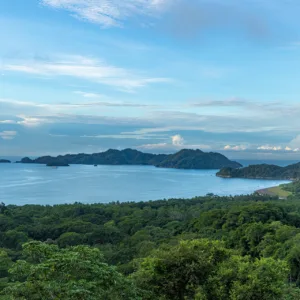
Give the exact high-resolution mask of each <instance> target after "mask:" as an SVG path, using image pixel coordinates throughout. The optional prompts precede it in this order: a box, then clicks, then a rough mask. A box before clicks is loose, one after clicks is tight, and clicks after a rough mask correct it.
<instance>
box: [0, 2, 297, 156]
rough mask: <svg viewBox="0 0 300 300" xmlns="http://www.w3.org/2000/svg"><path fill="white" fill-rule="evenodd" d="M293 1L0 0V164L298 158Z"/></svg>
mask: <svg viewBox="0 0 300 300" xmlns="http://www.w3.org/2000/svg"><path fill="white" fill-rule="evenodd" d="M299 9H300V3H299V1H297V0H286V1H282V0H272V1H271V0H264V1H259V0H243V1H240V0H239V1H238V0H228V1H221V0H210V1H203V0H191V1H187V0H126V1H125V0H123V1H121V0H26V1H23V0H10V1H1V2H0V28H1V30H0V40H1V47H0V69H1V70H0V71H1V76H0V146H1V147H0V155H1V156H5V155H10V156H11V155H17V156H23V155H29V156H38V155H44V154H51V155H55V154H63V153H69V152H72V153H78V152H87V153H92V152H99V151H103V150H106V149H108V148H117V149H123V148H127V147H132V148H136V149H139V150H141V151H146V152H156V153H158V152H175V151H177V150H179V149H181V148H200V149H202V150H205V151H219V152H222V153H224V154H225V155H227V156H229V157H231V158H256V159H257V158H260V159H277V158H280V159H300V121H299V115H300V102H299V95H300V85H299V79H300V20H299V18H298V15H297V12H299Z"/></svg>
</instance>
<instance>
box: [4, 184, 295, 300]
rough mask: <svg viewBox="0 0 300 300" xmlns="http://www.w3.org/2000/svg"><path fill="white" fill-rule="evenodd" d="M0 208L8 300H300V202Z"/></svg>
mask: <svg viewBox="0 0 300 300" xmlns="http://www.w3.org/2000/svg"><path fill="white" fill-rule="evenodd" d="M287 188H289V189H291V190H294V191H295V193H294V195H293V196H290V197H289V199H288V200H286V201H281V200H279V199H278V198H275V197H268V196H260V195H258V194H253V195H247V196H235V197H218V196H215V195H213V194H210V195H207V196H206V197H197V198H193V199H170V200H160V201H152V202H140V203H111V204H93V205H84V204H80V203H75V204H69V205H67V204H66V205H55V206H40V205H25V206H13V205H8V206H6V205H5V204H1V206H0V291H1V292H0V294H1V295H2V296H0V299H1V300H8V299H30V300H34V299H70V300H71V299H78V300H79V299H112V300H117V299H133V300H138V299H146V300H147V299H161V300H162V299H163V300H166V299H170V300H171V299H175V300H176V299H178V300H184V299H198V300H200V299H211V300H215V299H220V300H221V299H222V300H223V299H241V300H247V299H249V300H254V299H259V300H264V299H286V300H287V299H300V289H299V286H300V247H299V246H300V201H299V200H300V194H297V192H296V191H299V190H298V188H299V187H298V188H297V184H296V183H294V184H292V185H289V186H288V187H287Z"/></svg>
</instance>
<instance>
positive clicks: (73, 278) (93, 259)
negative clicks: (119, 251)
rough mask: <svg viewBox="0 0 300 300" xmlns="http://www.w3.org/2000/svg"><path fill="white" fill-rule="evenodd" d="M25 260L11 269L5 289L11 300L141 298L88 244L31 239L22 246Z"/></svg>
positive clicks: (127, 281)
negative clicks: (62, 245) (67, 244)
mask: <svg viewBox="0 0 300 300" xmlns="http://www.w3.org/2000/svg"><path fill="white" fill-rule="evenodd" d="M23 255H24V257H26V259H25V260H19V261H17V262H16V263H15V264H14V265H13V267H12V269H11V270H10V272H11V275H12V278H13V281H12V282H11V283H10V284H9V285H8V287H7V288H6V289H5V290H4V293H5V295H7V296H11V297H12V299H15V300H17V299H30V300H41V299H64V300H77V299H78V300H79V299H80V300H82V299H87V300H94V299H95V300H96V299H97V300H98V299H108V300H109V299H111V300H115V299H124V300H125V299H126V300H127V299H128V300H129V299H130V300H137V299H141V298H139V297H138V296H137V292H136V289H135V288H134V286H133V285H132V284H131V282H130V281H129V280H127V279H126V278H125V277H123V275H121V274H120V273H118V272H117V271H116V269H115V268H114V267H111V266H109V265H107V264H106V263H104V262H103V256H102V254H101V252H100V251H99V250H98V249H96V248H90V247H88V246H76V247H70V248H66V249H59V248H58V247H57V246H56V245H48V244H45V243H41V242H30V243H26V244H24V245H23Z"/></svg>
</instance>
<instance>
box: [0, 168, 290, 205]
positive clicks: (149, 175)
mask: <svg viewBox="0 0 300 300" xmlns="http://www.w3.org/2000/svg"><path fill="white" fill-rule="evenodd" d="M216 172H217V170H177V169H162V168H155V167H153V166H98V167H94V166H87V165H72V166H70V167H60V168H57V169H53V168H49V167H46V166H45V165H36V164H0V174H1V181H0V202H4V203H5V204H15V205H25V204H42V205H55V204H63V203H74V202H81V203H108V202H113V201H120V202H128V201H134V202H139V201H148V200H159V199H168V198H191V197H194V196H204V195H206V194H207V193H214V194H216V195H220V196H223V195H240V194H251V193H253V192H254V191H256V190H258V189H263V188H268V187H272V186H275V185H278V184H281V183H286V182H287V181H278V180H253V179H224V178H219V177H216V176H215V173H216Z"/></svg>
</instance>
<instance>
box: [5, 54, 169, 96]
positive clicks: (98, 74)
mask: <svg viewBox="0 0 300 300" xmlns="http://www.w3.org/2000/svg"><path fill="white" fill-rule="evenodd" d="M2 69H4V70H6V71H9V72H19V73H27V74H33V75H41V76H50V77H57V76H67V77H75V78H80V79H85V80H89V81H92V82H98V83H101V84H103V85H108V86H112V87H115V88H117V89H119V90H121V91H126V92H134V91H135V90H136V89H138V88H141V87H144V86H147V85H149V84H153V83H166V82H170V81H171V79H170V78H163V77H148V76H144V74H140V73H139V72H135V71H132V70H127V69H124V68H120V67H116V66H113V65H109V64H107V63H105V62H103V61H101V60H98V59H92V58H89V57H84V56H76V55H69V56H61V57H58V58H56V59H53V60H50V61H42V60H40V61H39V60H36V61H33V62H32V61H27V62H16V63H11V64H6V65H4V66H3V67H2ZM90 96H91V94H90Z"/></svg>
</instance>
